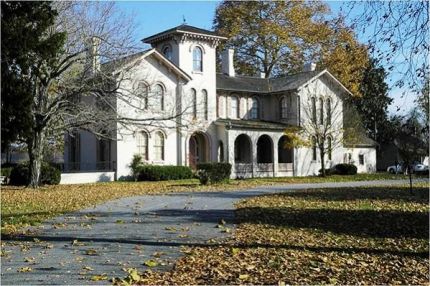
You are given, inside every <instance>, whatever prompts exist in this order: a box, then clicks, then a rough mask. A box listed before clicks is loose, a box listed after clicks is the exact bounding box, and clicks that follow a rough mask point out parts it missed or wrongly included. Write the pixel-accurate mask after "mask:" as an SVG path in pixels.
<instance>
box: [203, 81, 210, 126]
mask: <svg viewBox="0 0 430 286" xmlns="http://www.w3.org/2000/svg"><path fill="white" fill-rule="evenodd" d="M202 97H203V108H204V118H205V120H208V119H209V110H208V109H209V106H208V104H209V102H208V100H209V98H208V91H207V90H206V89H202Z"/></svg>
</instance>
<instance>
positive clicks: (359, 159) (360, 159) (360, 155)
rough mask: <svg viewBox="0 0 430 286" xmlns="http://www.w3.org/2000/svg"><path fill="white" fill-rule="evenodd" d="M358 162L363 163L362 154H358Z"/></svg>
mask: <svg viewBox="0 0 430 286" xmlns="http://www.w3.org/2000/svg"><path fill="white" fill-rule="evenodd" d="M358 164H360V165H364V154H359V155H358Z"/></svg>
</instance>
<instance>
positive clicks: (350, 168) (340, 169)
mask: <svg viewBox="0 0 430 286" xmlns="http://www.w3.org/2000/svg"><path fill="white" fill-rule="evenodd" d="M334 171H335V172H334V173H335V174H338V175H355V174H357V167H356V166H354V165H353V164H337V165H336V166H334Z"/></svg>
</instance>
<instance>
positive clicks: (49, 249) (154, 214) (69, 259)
mask: <svg viewBox="0 0 430 286" xmlns="http://www.w3.org/2000/svg"><path fill="white" fill-rule="evenodd" d="M406 182H407V181H400V180H395V181H369V182H367V181H362V182H342V183H323V184H290V185H284V186H268V187H259V188H254V189H249V190H241V191H228V192H210V193H205V192H199V193H175V194H166V195H154V196H137V197H130V198H123V199H119V200H115V201H111V202H107V203H105V204H102V205H98V206H95V207H94V208H89V209H85V210H82V211H79V212H75V213H71V214H68V215H64V216H61V217H57V218H55V219H52V220H49V221H47V222H45V223H44V224H43V225H42V226H41V227H38V228H37V230H36V232H35V235H32V236H27V237H21V238H19V239H15V240H10V241H7V245H6V246H5V247H4V251H5V253H6V256H5V255H4V256H3V257H2V265H1V266H2V267H1V272H2V273H1V284H2V285H10V284H14V285H22V284H26V285H29V284H30V285H35V284H43V285H47V284H79V285H82V284H108V283H109V282H108V281H106V280H104V281H103V280H102V281H92V280H91V278H94V279H95V278H96V277H95V275H102V276H107V277H109V278H112V277H123V276H124V275H125V273H124V271H123V270H121V269H122V268H131V267H134V268H138V269H141V270H142V269H143V268H145V267H146V266H144V263H145V262H148V260H155V261H157V263H158V265H157V266H156V267H155V269H156V270H167V269H169V268H170V267H172V265H173V262H174V260H175V259H177V258H178V257H180V256H181V254H182V253H181V247H182V246H195V245H207V244H208V243H212V239H215V238H216V239H217V241H222V239H223V238H225V237H227V236H228V235H229V234H228V233H227V232H225V229H223V228H218V227H217V225H218V223H219V222H220V221H221V220H224V221H225V222H226V227H227V228H232V227H234V203H235V202H237V201H238V200H241V199H244V198H247V197H250V196H256V195H261V194H268V193H276V192H284V191H289V190H295V189H309V188H333V187H356V186H366V185H395V184H404V183H406ZM218 239H221V240H218ZM26 267H30V268H31V271H29V270H30V269H28V268H26Z"/></svg>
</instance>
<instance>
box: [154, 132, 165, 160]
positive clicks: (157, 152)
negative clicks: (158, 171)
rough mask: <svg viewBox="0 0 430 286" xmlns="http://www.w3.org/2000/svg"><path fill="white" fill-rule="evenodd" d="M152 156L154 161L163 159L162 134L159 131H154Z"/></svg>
mask: <svg viewBox="0 0 430 286" xmlns="http://www.w3.org/2000/svg"><path fill="white" fill-rule="evenodd" d="M154 157H155V160H156V161H163V160H164V135H163V133H161V132H160V131H158V132H157V133H155V141H154Z"/></svg>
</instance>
